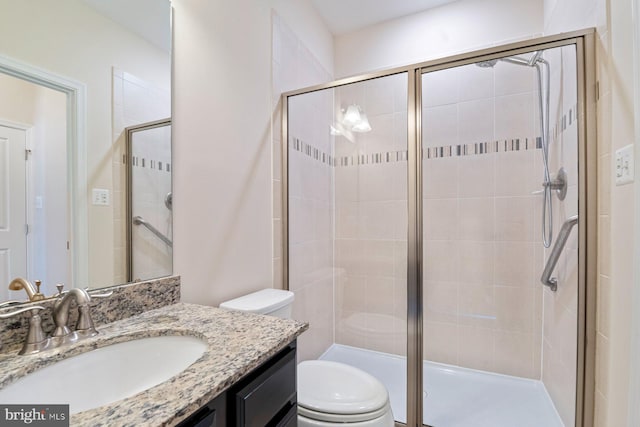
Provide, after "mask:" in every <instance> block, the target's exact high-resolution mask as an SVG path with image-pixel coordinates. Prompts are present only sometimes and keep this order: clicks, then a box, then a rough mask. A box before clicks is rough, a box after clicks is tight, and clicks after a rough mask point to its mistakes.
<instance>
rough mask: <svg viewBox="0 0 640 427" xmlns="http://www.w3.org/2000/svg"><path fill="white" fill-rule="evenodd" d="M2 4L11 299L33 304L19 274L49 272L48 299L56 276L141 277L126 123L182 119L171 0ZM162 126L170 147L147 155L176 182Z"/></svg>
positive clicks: (3, 202)
mask: <svg viewBox="0 0 640 427" xmlns="http://www.w3.org/2000/svg"><path fill="white" fill-rule="evenodd" d="M0 7H1V8H2V11H3V13H2V14H0V40H1V41H0V146H1V147H0V167H2V168H3V171H4V172H3V173H4V176H5V177H8V178H7V179H5V180H3V182H1V183H0V208H1V209H0V302H2V301H8V300H18V301H23V300H25V298H26V294H25V293H24V291H10V290H8V284H9V282H10V281H11V279H13V278H14V277H26V278H27V279H28V280H29V281H32V282H33V281H35V280H41V281H42V287H41V292H42V293H43V294H44V295H45V296H51V295H53V294H55V293H56V292H57V290H56V287H55V285H56V284H57V283H63V284H65V288H69V287H90V288H100V287H104V286H112V285H114V284H121V283H125V282H127V281H130V280H135V279H139V278H137V277H131V276H129V275H128V261H127V260H128V252H127V227H128V225H130V224H131V222H132V218H128V214H127V205H128V202H127V198H128V195H127V178H126V177H127V170H128V167H129V164H130V160H129V158H127V155H126V133H127V132H126V129H127V128H129V127H134V126H138V125H142V124H145V123H151V122H156V121H159V120H167V118H170V117H171V47H170V44H171V27H170V25H171V5H170V0H136V1H135V2H130V1H128V0H110V1H108V2H104V1H100V0H57V1H55V2H51V1H49V0H29V1H21V0H0ZM168 129H170V127H169V128H168ZM162 133H163V135H162V137H163V138H164V141H165V142H164V144H165V145H164V146H163V148H162V152H161V153H156V152H154V151H153V150H147V151H145V153H144V157H140V158H139V159H138V160H139V162H140V163H139V164H140V165H143V164H144V166H145V168H147V169H148V168H150V167H151V165H153V166H154V167H155V168H156V169H157V168H158V163H159V162H158V160H157V159H156V157H157V156H156V154H158V155H159V156H161V157H162V161H161V164H162V172H163V173H164V175H165V177H164V178H163V185H167V180H168V185H169V188H170V185H171V184H170V180H171V178H170V177H171V172H170V171H171V169H170V168H171V157H170V152H171V150H170V144H171V142H170V131H169V132H166V131H164V132H162ZM167 138H168V144H169V145H168V148H167V146H166V141H167ZM151 147H153V144H152V145H151ZM167 150H168V154H167ZM163 191H164V190H163ZM134 197H135V196H134ZM165 217H166V215H165ZM11 221H13V223H12V222H11ZM169 223H170V219H169ZM164 226H165V227H167V221H166V219H165V224H164ZM134 227H136V226H135V225H134ZM169 227H170V225H169ZM3 233H4V234H3ZM152 237H153V236H152ZM137 250H138V253H139V254H140V253H141V254H142V255H144V248H140V249H137ZM165 252H166V250H165ZM165 258H168V259H171V254H170V253H169V254H168V255H167V254H166V253H165ZM154 271H156V273H153V274H158V275H167V274H171V273H172V271H171V268H170V267H169V269H167V268H164V269H156V270H154ZM148 278H152V277H144V278H142V277H141V278H140V279H148Z"/></svg>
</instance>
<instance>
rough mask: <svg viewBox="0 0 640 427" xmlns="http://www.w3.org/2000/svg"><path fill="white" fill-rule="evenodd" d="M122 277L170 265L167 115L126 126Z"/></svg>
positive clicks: (157, 272) (149, 274) (144, 275)
mask: <svg viewBox="0 0 640 427" xmlns="http://www.w3.org/2000/svg"><path fill="white" fill-rule="evenodd" d="M126 134H127V156H126V159H127V163H128V164H127V281H129V282H131V281H138V280H146V279H151V278H154V277H160V276H166V275H169V274H171V272H172V271H173V250H172V248H173V241H172V234H173V230H172V198H173V197H172V192H171V120H170V119H165V120H160V121H155V122H150V123H144V124H141V125H137V126H132V127H129V128H127V132H126Z"/></svg>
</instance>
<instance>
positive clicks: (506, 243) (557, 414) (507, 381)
mask: <svg viewBox="0 0 640 427" xmlns="http://www.w3.org/2000/svg"><path fill="white" fill-rule="evenodd" d="M576 82H577V74H576V50H575V46H574V45H568V46H564V47H561V48H554V49H547V50H544V51H537V52H529V53H522V54H519V55H515V56H509V57H504V58H499V59H491V60H487V61H480V62H477V63H474V64H469V65H463V66H457V67H453V68H446V69H441V70H437V71H431V72H424V73H423V74H422V78H421V86H422V90H421V93H422V132H421V133H422V150H423V153H422V177H423V182H422V206H423V235H422V238H423V358H424V364H423V378H424V380H423V386H424V395H423V420H424V423H425V424H427V425H433V426H441V425H446V426H449V427H452V426H468V425H474V426H478V427H481V426H491V427H501V426H512V425H519V426H528V425H531V426H538V425H544V426H558V427H560V426H565V425H566V426H570V425H574V412H575V389H576V376H575V373H576V369H577V359H576V348H577V341H576V340H577V338H576V337H577V335H576V333H577V289H578V286H577V284H578V280H577V269H578V262H577V259H578V258H577V231H574V232H573V235H571V237H570V240H569V242H568V243H567V245H566V247H565V250H564V251H563V255H562V259H561V262H560V264H559V265H560V267H559V268H558V269H557V270H556V273H555V274H556V275H557V276H558V278H559V281H560V282H561V286H559V290H558V291H557V292H554V291H552V290H551V289H549V288H547V287H544V286H543V285H542V284H541V283H540V276H541V273H542V269H543V268H544V265H545V261H546V260H547V259H548V257H549V253H550V252H551V248H553V245H554V244H555V243H556V241H557V240H558V237H557V235H558V231H559V230H560V228H561V226H562V225H563V223H564V221H565V220H568V219H569V218H571V217H572V216H573V215H576V214H577V209H578V203H577V202H578V200H577V194H578V192H577V182H578V169H577V165H578V156H577V153H578V151H577V149H578V144H577V141H578V138H577V136H578V130H577V120H576V117H577V114H576V112H577V90H576V87H577V83H576ZM561 167H563V168H564V170H565V171H566V173H567V176H568V182H567V187H568V188H567V193H566V197H565V198H563V199H562V200H561V199H560V197H558V196H559V195H558V194H556V191H555V190H551V185H549V184H548V185H544V184H543V185H541V183H550V182H552V181H553V182H555V180H557V179H559V178H558V177H559V176H560V175H561V172H559V170H560V168H561ZM543 218H544V219H543ZM545 246H547V247H548V249H546V248H545ZM560 288H561V289H560ZM454 407H455V408H456V409H455V410H453V409H452V408H454Z"/></svg>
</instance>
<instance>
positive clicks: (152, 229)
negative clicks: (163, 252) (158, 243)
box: [133, 215, 173, 248]
mask: <svg viewBox="0 0 640 427" xmlns="http://www.w3.org/2000/svg"><path fill="white" fill-rule="evenodd" d="M133 223H134V224H135V225H142V226H144V227H145V228H146V229H147V230H149V231H150V232H152V233H153V234H155V235H156V237H158V239H160V240H162V241H163V242H164V243H165V244H166V245H167V246H169V247H170V248H173V242H172V241H171V240H169V238H168V237H167V236H165V235H164V234H162V232H160V230H158V229H157V228H155V227H154V226H153V225H151V224H149V223H148V222H147V221H145V220H144V218H142V217H141V216H140V215H138V216H134V217H133Z"/></svg>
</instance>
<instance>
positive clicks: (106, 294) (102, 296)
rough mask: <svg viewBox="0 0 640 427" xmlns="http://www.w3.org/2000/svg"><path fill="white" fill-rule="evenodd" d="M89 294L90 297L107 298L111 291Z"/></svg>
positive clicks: (111, 293)
mask: <svg viewBox="0 0 640 427" xmlns="http://www.w3.org/2000/svg"><path fill="white" fill-rule="evenodd" d="M89 295H90V296H91V298H109V297H110V296H111V295H113V291H109V292H104V293H101V294H89Z"/></svg>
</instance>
